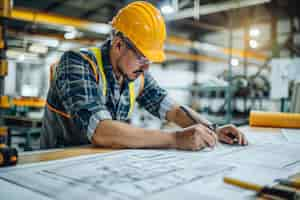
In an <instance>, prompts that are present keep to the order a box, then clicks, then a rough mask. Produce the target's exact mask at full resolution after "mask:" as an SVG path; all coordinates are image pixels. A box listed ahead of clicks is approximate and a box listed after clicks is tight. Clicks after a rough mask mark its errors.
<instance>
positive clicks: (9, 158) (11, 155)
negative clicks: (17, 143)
mask: <svg viewBox="0 0 300 200" xmlns="http://www.w3.org/2000/svg"><path fill="white" fill-rule="evenodd" d="M7 134H8V129H7V128H6V127H0V167H1V166H10V165H16V164H17V162H18V152H17V150H16V149H15V148H11V147H8V146H7V145H6V140H7Z"/></svg>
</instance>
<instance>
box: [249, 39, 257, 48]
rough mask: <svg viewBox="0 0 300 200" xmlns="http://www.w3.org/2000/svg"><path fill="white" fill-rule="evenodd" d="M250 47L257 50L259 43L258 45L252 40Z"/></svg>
mask: <svg viewBox="0 0 300 200" xmlns="http://www.w3.org/2000/svg"><path fill="white" fill-rule="evenodd" d="M249 45H250V47H251V48H252V49H255V48H257V46H258V43H257V41H256V40H250V41H249Z"/></svg>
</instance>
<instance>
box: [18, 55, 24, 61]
mask: <svg viewBox="0 0 300 200" xmlns="http://www.w3.org/2000/svg"><path fill="white" fill-rule="evenodd" d="M24 60H25V55H24V54H21V55H20V56H19V57H18V61H20V62H23V61H24Z"/></svg>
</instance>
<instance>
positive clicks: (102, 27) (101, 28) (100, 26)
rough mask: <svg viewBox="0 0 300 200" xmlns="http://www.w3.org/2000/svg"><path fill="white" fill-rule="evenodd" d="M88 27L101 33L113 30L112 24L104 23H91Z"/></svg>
mask: <svg viewBox="0 0 300 200" xmlns="http://www.w3.org/2000/svg"><path fill="white" fill-rule="evenodd" d="M86 29H87V30H89V31H92V32H96V33H99V34H104V35H106V34H109V33H110V32H111V30H112V27H111V25H110V24H104V23H90V24H88V25H87V26H86Z"/></svg>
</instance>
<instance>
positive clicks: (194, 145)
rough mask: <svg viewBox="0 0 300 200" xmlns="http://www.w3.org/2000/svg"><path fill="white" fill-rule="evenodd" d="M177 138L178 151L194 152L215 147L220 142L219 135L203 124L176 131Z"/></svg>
mask: <svg viewBox="0 0 300 200" xmlns="http://www.w3.org/2000/svg"><path fill="white" fill-rule="evenodd" d="M175 137H176V148H177V149H182V150H192V151H196V150H200V149H203V148H205V147H214V146H216V144H217V140H218V139H217V135H216V134H215V133H214V132H213V131H212V130H210V129H208V128H207V127H206V126H204V125H202V124H197V125H194V126H190V127H187V128H185V129H182V130H180V131H176V132H175Z"/></svg>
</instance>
